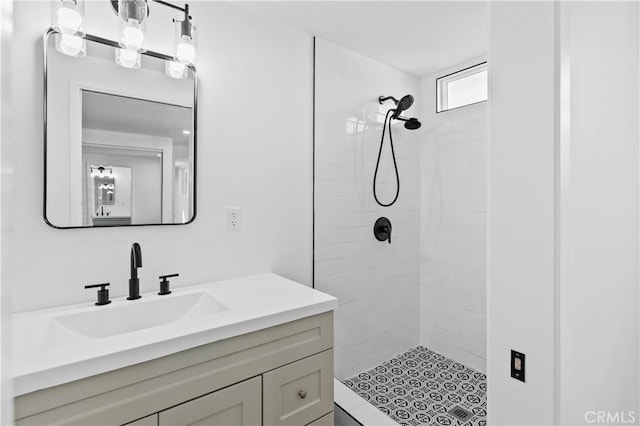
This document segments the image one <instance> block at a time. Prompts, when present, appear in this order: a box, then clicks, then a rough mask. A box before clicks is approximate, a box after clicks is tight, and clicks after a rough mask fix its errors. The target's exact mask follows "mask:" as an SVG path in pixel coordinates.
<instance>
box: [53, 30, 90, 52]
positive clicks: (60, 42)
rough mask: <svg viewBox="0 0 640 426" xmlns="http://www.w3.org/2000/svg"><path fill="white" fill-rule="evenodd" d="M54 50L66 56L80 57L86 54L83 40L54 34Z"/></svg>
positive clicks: (73, 36)
mask: <svg viewBox="0 0 640 426" xmlns="http://www.w3.org/2000/svg"><path fill="white" fill-rule="evenodd" d="M56 49H57V50H58V51H59V52H61V53H64V54H65V55H68V56H75V57H81V56H85V55H86V53H87V44H86V41H85V39H84V38H82V37H78V36H76V35H72V34H56Z"/></svg>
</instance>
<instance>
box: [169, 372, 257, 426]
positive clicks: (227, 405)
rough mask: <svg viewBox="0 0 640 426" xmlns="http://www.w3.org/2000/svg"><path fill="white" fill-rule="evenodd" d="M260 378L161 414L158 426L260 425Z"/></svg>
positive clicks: (202, 397)
mask: <svg viewBox="0 0 640 426" xmlns="http://www.w3.org/2000/svg"><path fill="white" fill-rule="evenodd" d="M261 384H262V383H261V380H260V377H254V378H253V379H249V380H246V381H244V382H242V383H238V384H237V385H233V386H229V387H228V388H225V389H222V390H219V391H217V392H213V393H210V394H209V395H205V396H201V397H200V398H196V399H194V400H192V401H189V402H185V403H184V404H180V405H178V406H176V407H173V408H170V409H168V410H165V411H161V412H160V415H159V423H158V424H159V425H160V426H187V425H194V426H195V425H207V426H257V425H260V422H261V414H262V413H261V412H262V410H261V407H260V403H261V398H260V393H261V392H262V388H261Z"/></svg>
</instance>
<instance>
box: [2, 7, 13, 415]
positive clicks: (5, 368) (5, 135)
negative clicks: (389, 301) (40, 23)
mask: <svg viewBox="0 0 640 426" xmlns="http://www.w3.org/2000/svg"><path fill="white" fill-rule="evenodd" d="M12 19H13V0H7V1H3V2H0V77H1V78H0V140H1V141H2V150H0V164H2V167H1V173H0V190H1V191H2V194H6V193H8V192H9V191H10V190H11V187H10V185H9V179H8V177H9V176H8V175H9V173H10V172H9V169H8V168H6V167H5V165H6V163H5V161H6V156H5V154H6V152H5V150H4V145H5V144H6V143H7V142H9V141H11V140H13V139H11V138H12V134H11V130H12V127H11V122H12V118H13V116H12V112H13V105H12V102H11V101H12V99H13V98H12V94H11V90H10V87H11V84H10V77H11V65H10V62H9V61H8V60H7V58H9V57H10V56H11V39H12V32H13V25H12ZM2 198H3V197H0V271H2V269H3V266H4V264H5V262H4V258H3V256H2V253H4V252H5V250H6V249H7V247H6V245H5V237H6V236H7V233H8V232H9V231H11V229H10V227H8V226H7V225H6V223H5V220H4V218H5V217H6V211H7V204H6V203H4V202H3V200H2ZM10 298H11V291H10V288H9V285H8V284H7V281H5V280H4V276H3V274H0V424H6V425H9V424H11V423H12V422H13V391H12V384H11V321H10V319H11V303H10V301H11V300H10Z"/></svg>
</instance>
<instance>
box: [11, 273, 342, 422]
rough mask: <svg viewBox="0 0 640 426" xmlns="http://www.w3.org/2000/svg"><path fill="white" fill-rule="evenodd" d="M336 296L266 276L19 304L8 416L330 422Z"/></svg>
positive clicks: (65, 419)
mask: <svg viewBox="0 0 640 426" xmlns="http://www.w3.org/2000/svg"><path fill="white" fill-rule="evenodd" d="M172 298H173V299H172ZM336 305H337V301H336V299H335V298H333V297H331V296H328V295H326V294H323V293H320V292H318V291H315V290H313V289H310V288H308V287H305V286H302V285H300V284H297V283H294V282H292V281H289V280H287V279H285V278H282V277H279V276H277V275H274V274H263V275H257V276H252V277H246V278H240V279H234V280H227V281H221V282H217V283H208V284H201V285H197V286H190V287H183V288H179V289H176V290H174V293H172V294H171V295H167V296H158V295H156V294H155V293H151V294H144V295H143V297H142V298H141V299H140V300H139V301H126V300H124V298H122V299H115V300H114V301H113V303H112V304H110V305H108V306H89V303H86V304H83V305H76V306H73V307H67V308H56V309H49V310H43V311H38V312H27V313H23V314H18V315H16V316H15V318H14V324H13V327H14V334H15V333H19V334H15V336H14V349H15V350H14V359H15V360H16V363H15V369H14V370H15V375H14V376H15V378H14V384H15V385H14V387H15V391H16V400H15V416H16V424H18V425H28V424H39V425H45V424H46V425H49V424H75V425H88V424H91V425H107V424H108V425H125V424H129V425H190V424H207V425H225V426H233V425H262V424H264V425H295V426H301V425H314V426H320V425H333V312H332V311H333V309H335V307H336ZM136 312H139V313H140V314H141V316H144V317H145V318H147V320H145V321H146V322H144V321H143V322H136V321H135V319H133V318H135V317H136ZM154 312H155V314H154ZM168 312H169V313H170V314H167V313H168ZM154 315H156V316H155V317H154ZM149 318H151V319H153V320H154V321H156V322H159V323H162V324H160V325H157V324H156V323H153V322H149V321H148V319H149ZM128 319H131V321H127V320H128ZM91 321H95V322H94V323H91ZM123 322H126V323H127V324H130V323H131V324H132V325H126V326H123V325H122V323H123ZM93 327H95V328H93ZM132 329H133V330H132ZM38 348H39V349H38ZM34 351H36V352H34Z"/></svg>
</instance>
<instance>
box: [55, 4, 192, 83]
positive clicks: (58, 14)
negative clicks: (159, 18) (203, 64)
mask: <svg viewBox="0 0 640 426" xmlns="http://www.w3.org/2000/svg"><path fill="white" fill-rule="evenodd" d="M109 1H110V3H111V6H112V8H113V10H114V12H115V13H116V15H118V38H117V42H118V45H119V47H116V49H115V61H116V63H117V64H118V65H120V66H122V67H124V68H130V69H138V68H140V66H141V63H142V55H141V53H144V52H145V51H146V47H145V44H146V26H147V19H148V16H149V2H151V1H152V2H154V3H157V4H160V5H162V6H165V7H169V8H171V9H175V10H178V11H180V12H182V13H184V18H183V19H182V20H177V19H174V20H173V23H174V30H175V37H174V46H173V50H174V51H173V56H172V57H173V60H166V61H165V74H167V75H168V76H169V77H172V78H177V79H184V78H187V75H188V72H187V68H188V67H189V66H190V65H194V64H195V60H196V47H197V37H196V35H197V32H196V27H195V26H194V25H193V23H192V22H191V19H192V17H191V16H190V15H189V5H188V4H185V5H184V7H180V6H176V5H174V4H171V3H169V2H166V1H163V0H109ZM83 17H84V0H51V21H52V22H53V25H52V26H53V29H54V30H55V31H56V35H55V42H56V43H55V44H56V49H57V50H58V51H59V52H61V53H64V54H65V55H69V56H74V57H82V56H86V54H87V46H86V40H85V38H84V37H85V33H84V29H83V27H82V21H83Z"/></svg>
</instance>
